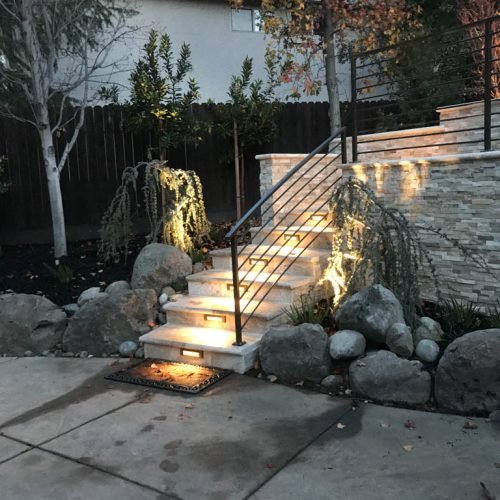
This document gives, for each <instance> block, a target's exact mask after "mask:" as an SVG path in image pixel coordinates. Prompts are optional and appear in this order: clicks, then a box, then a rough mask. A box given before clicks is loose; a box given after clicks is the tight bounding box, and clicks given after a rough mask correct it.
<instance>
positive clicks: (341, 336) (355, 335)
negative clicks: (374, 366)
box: [329, 330, 366, 359]
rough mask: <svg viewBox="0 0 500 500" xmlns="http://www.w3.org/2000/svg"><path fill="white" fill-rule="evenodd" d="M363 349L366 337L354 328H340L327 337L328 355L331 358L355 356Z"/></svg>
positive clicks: (362, 351)
mask: <svg viewBox="0 0 500 500" xmlns="http://www.w3.org/2000/svg"><path fill="white" fill-rule="evenodd" d="M365 349H366V339H365V338H364V337H363V335H361V333H359V332H356V331H354V330H341V331H340V332H337V333H335V334H334V335H332V336H331V337H330V339H329V350H330V356H331V357H332V358H333V359H349V358H357V357H358V356H361V355H362V354H363V353H364V352H365Z"/></svg>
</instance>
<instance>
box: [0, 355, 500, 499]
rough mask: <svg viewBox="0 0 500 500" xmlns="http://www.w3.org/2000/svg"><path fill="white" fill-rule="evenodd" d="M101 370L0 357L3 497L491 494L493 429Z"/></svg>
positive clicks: (497, 473) (101, 366)
mask: <svg viewBox="0 0 500 500" xmlns="http://www.w3.org/2000/svg"><path fill="white" fill-rule="evenodd" d="M112 363H113V360H109V359H106V360H98V359H93V360H84V359H82V360H80V359H57V358H56V359H42V358H30V359H18V360H10V361H6V360H3V359H2V360H1V362H0V378H1V380H2V383H1V385H0V491H1V493H0V498H2V500H19V499H23V500H45V499H47V500H67V499H82V500H83V499H89V498H92V499H96V500H101V499H102V500H107V499H113V500H114V499H117V500H118V499H120V500H121V499H123V500H128V499H130V500H135V499H139V500H142V499H172V498H173V499H183V500H191V499H192V500H198V499H208V500H216V499H220V500H226V499H235V500H236V499H238V500H239V499H241V500H243V499H247V498H251V499H254V500H264V499H266V500H267V499H271V500H275V499H280V498H283V499H285V498H286V499H287V500H288V499H297V500H299V499H300V500H302V499H304V498H308V499H312V500H315V499H323V498H325V499H326V498H328V499H329V500H331V499H334V500H335V499H339V500H349V499H353V500H357V499H375V500H376V499H382V498H383V499H384V500H391V499H400V498H405V500H407V499H408V500H412V499H415V500H416V499H419V500H421V499H422V498H425V499H426V500H427V499H432V500H434V499H436V500H437V499H443V500H444V499H464V500H465V499H470V500H477V499H479V498H482V497H481V487H480V484H479V482H480V481H483V482H484V483H485V484H486V486H487V487H488V488H489V490H490V492H491V493H493V494H495V495H500V468H499V467H500V429H499V428H498V427H494V424H491V423H487V422H486V421H485V420H484V419H475V420H474V423H475V424H476V425H477V429H471V430H465V429H463V423H464V422H465V418H463V417H456V416H445V415H439V414H431V413H422V412H415V411H408V410H400V409H394V408H386V407H379V406H374V405H364V404H362V405H361V407H360V408H358V409H356V410H355V411H353V410H352V408H351V404H350V402H349V401H347V400H340V399H333V398H330V397H328V396H325V395H321V394H316V393H311V392H306V391H303V390H302V389H299V388H291V387H285V386H281V385H276V384H271V383H269V382H265V381H261V380H257V379H252V378H249V377H246V376H240V375H231V376H230V377H228V378H226V379H224V380H223V381H221V382H219V383H217V384H216V385H215V386H213V387H212V388H211V389H210V390H208V391H206V392H204V393H202V394H200V395H198V396H189V395H183V394H179V393H172V392H167V391H155V390H149V389H146V388H142V387H140V386H132V385H127V384H121V383H118V382H111V381H107V380H104V379H103V376H104V374H105V373H107V372H109V371H110V370H117V369H119V368H120V366H118V364H117V363H116V362H114V365H113V366H109V365H110V364H112ZM127 363H128V362H126V361H122V362H121V365H122V366H124V365H126V364H127ZM31 374H35V375H36V378H35V379H30V378H29V375H31ZM407 420H412V421H413V422H414V423H415V426H416V428H415V429H413V430H411V429H408V428H406V427H405V425H404V423H405V421H407ZM405 447H406V449H405Z"/></svg>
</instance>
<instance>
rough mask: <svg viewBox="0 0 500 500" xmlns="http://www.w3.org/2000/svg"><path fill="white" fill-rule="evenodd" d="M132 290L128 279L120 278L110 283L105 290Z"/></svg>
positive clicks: (109, 291)
mask: <svg viewBox="0 0 500 500" xmlns="http://www.w3.org/2000/svg"><path fill="white" fill-rule="evenodd" d="M129 290H130V285H129V283H128V281H125V280H120V281H114V282H113V283H110V284H109V285H108V286H107V287H106V289H105V290H104V291H105V292H106V293H110V294H111V293H124V292H128V291H129Z"/></svg>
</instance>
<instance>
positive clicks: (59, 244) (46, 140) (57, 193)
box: [39, 125, 68, 259]
mask: <svg viewBox="0 0 500 500" xmlns="http://www.w3.org/2000/svg"><path fill="white" fill-rule="evenodd" d="M39 134H40V142H41V145H42V155H43V162H44V164H45V173H46V175H47V185H48V188H49V200H50V211H51V214H52V232H53V235H54V257H55V258H56V259H59V258H61V257H64V256H65V255H68V249H67V245H66V226H65V223H64V206H63V200H62V193H61V178H60V174H59V170H58V169H57V162H56V155H55V150H54V140H53V137H52V134H51V132H50V129H49V127H48V125H47V126H45V127H43V128H40V129H39Z"/></svg>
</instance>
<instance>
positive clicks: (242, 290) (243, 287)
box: [226, 283, 248, 295]
mask: <svg viewBox="0 0 500 500" xmlns="http://www.w3.org/2000/svg"><path fill="white" fill-rule="evenodd" d="M226 288H227V291H228V292H232V291H233V290H234V285H233V284H232V283H228V284H227V285H226ZM239 288H240V295H243V294H244V293H246V291H247V290H248V285H240V286H239Z"/></svg>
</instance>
